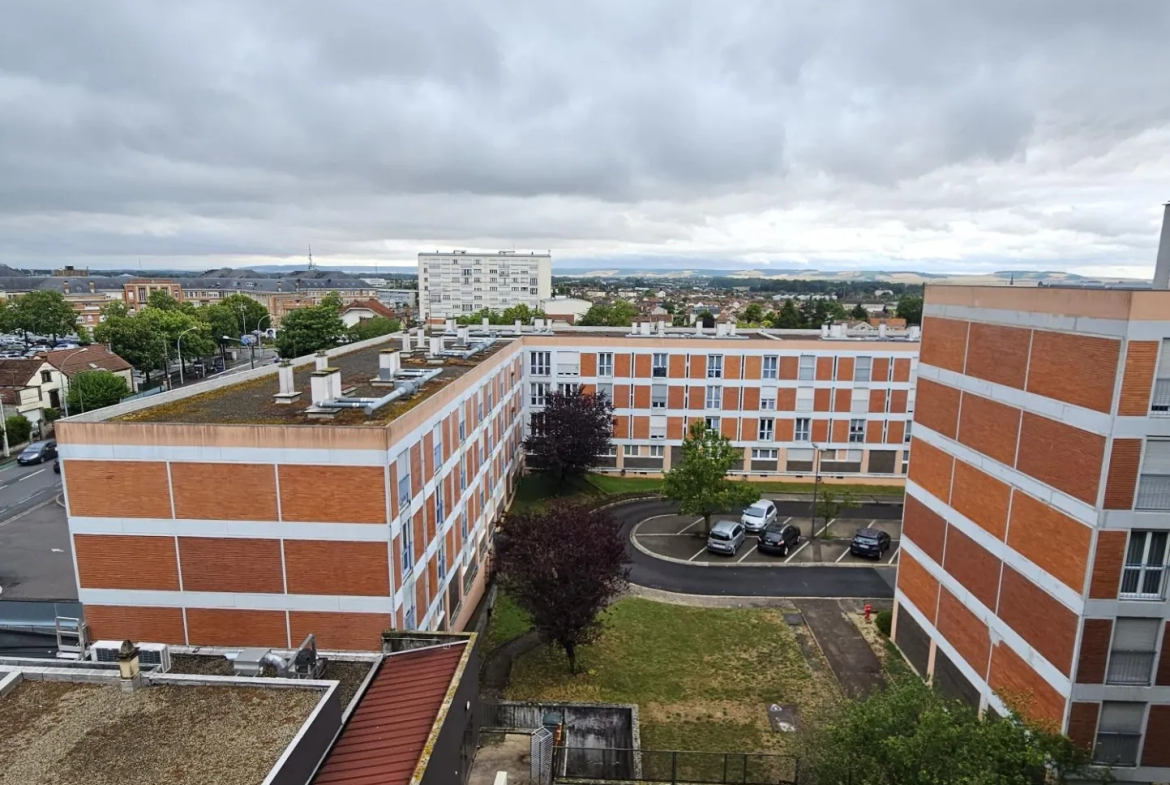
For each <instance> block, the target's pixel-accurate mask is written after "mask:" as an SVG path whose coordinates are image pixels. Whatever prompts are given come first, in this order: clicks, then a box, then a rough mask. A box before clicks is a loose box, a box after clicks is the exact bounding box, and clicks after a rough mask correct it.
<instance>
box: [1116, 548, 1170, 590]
mask: <svg viewBox="0 0 1170 785" xmlns="http://www.w3.org/2000/svg"><path fill="white" fill-rule="evenodd" d="M1166 536H1167V533H1166V532H1150V531H1131V532H1130V533H1129V547H1128V548H1127V549H1126V551H1125V565H1124V566H1123V567H1122V570H1121V593H1120V594H1119V595H1118V596H1120V597H1121V599H1124V600H1160V599H1162V590H1163V576H1164V575H1165V572H1166Z"/></svg>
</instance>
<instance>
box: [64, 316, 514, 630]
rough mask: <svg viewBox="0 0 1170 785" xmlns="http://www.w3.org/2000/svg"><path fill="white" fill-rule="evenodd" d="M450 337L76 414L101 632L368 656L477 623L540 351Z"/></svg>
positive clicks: (71, 454)
mask: <svg viewBox="0 0 1170 785" xmlns="http://www.w3.org/2000/svg"><path fill="white" fill-rule="evenodd" d="M409 337H410V336H408V339H409ZM433 340H434V341H436V342H438V343H437V346H436V345H433V344H431V343H430V342H424V343H426V344H427V346H428V348H427V349H422V348H420V347H418V346H411V347H410V348H409V351H403V350H402V349H403V347H402V346H401V344H400V342H399V341H398V339H394V340H393V341H390V342H388V341H387V339H386V338H378V339H374V340H371V341H367V342H363V343H359V344H351V345H349V346H346V347H341V348H340V349H338V350H334V351H332V352H330V353H329V354H328V355H321V356H319V357H317V358H313V357H307V358H301V359H300V360H298V361H296V364H295V365H294V364H289V365H282V366H280V367H274V366H268V367H263V368H257V369H255V370H254V371H249V372H245V373H243V374H240V375H239V377H238V378H237V379H225V380H223V381H222V382H220V383H216V382H214V381H209V382H206V383H204V384H201V385H193V386H191V387H187V388H182V389H180V390H174V391H171V392H168V393H164V394H162V395H158V396H154V397H153V398H150V399H144V400H139V401H131V402H127V403H124V404H120V405H118V406H114V407H109V408H107V409H102V410H100V411H98V412H93V413H87V414H85V415H82V416H77V417H73V418H70V419H68V420H64V421H60V422H58V424H57V440H58V444H59V450H60V455H61V465H62V479H63V486H64V502H65V504H66V507H67V513H68V517H69V529H70V534H71V537H72V541H73V553H74V560H75V568H76V574H77V581H78V587H79V591H78V595H79V598H80V600H81V602H82V603H84V605H85V618H86V621H87V623H88V625H89V627H90V632H91V636H93V637H96V638H103V639H115V640H116V639H124V638H131V639H134V640H140V641H157V642H164V643H177V644H190V645H224V646H279V647H288V646H295V645H296V644H297V643H298V642H299V641H301V640H303V639H304V637H305V636H306V635H307V634H308V633H310V632H312V633H315V634H316V635H317V641H318V645H319V646H321V647H322V648H329V649H355V650H362V649H369V648H370V647H371V646H375V647H376V646H377V645H378V641H379V640H380V637H379V636H380V634H381V632H382V631H383V630H386V629H432V630H439V629H462V628H463V627H464V625H465V624H466V623H467V619H468V618H469V616H470V614H471V612H472V610H473V609H474V608H475V606H476V605H477V603H478V602H479V599H480V596H481V594H482V591H483V582H484V581H483V575H484V572H485V566H484V560H485V559H486V557H487V552H488V542H489V538H490V536H491V532H492V530H493V527H494V524H495V521H496V519H497V517H498V515H499V514H500V512H501V510H502V508H503V505H504V504H505V503H506V501H507V500H508V499H509V498H510V495H511V490H512V487H513V484H514V481H515V475H516V471H517V469H518V467H519V462H518V461H519V459H518V457H517V456H519V455H521V454H522V450H521V449H520V444H521V441H522V438H523V401H524V399H523V395H522V392H523V385H522V382H521V379H522V376H523V365H522V355H521V347H520V343H519V342H518V341H507V340H498V341H497V340H491V339H490V338H484V339H483V340H482V341H478V342H477V343H475V344H473V345H471V346H466V345H465V346H462V347H458V348H456V347H454V346H453V339H449V340H446V341H445V339H443V338H442V337H439V336H434V337H433ZM444 344H446V347H447V348H444ZM428 355H429V356H428Z"/></svg>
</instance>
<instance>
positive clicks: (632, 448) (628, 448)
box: [622, 444, 638, 458]
mask: <svg viewBox="0 0 1170 785" xmlns="http://www.w3.org/2000/svg"><path fill="white" fill-rule="evenodd" d="M622 455H626V456H629V457H631V458H633V457H636V456H637V455H638V445H636V444H623V445H622Z"/></svg>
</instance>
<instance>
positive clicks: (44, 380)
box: [41, 371, 53, 384]
mask: <svg viewBox="0 0 1170 785" xmlns="http://www.w3.org/2000/svg"><path fill="white" fill-rule="evenodd" d="M51 381H53V372H52V371H41V384H48V383H49V382H51Z"/></svg>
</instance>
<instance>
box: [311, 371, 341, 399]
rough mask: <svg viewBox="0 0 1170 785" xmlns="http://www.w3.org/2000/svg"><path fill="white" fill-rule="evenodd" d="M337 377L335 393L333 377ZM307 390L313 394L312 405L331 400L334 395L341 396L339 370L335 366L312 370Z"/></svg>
mask: <svg viewBox="0 0 1170 785" xmlns="http://www.w3.org/2000/svg"><path fill="white" fill-rule="evenodd" d="M335 376H336V377H337V384H336V389H337V392H336V395H335V393H334V381H333V377H335ZM309 392H310V393H311V394H312V396H313V405H314V406H320V405H321V404H323V403H325V402H326V401H329V400H332V399H333V398H334V397H340V396H341V371H339V370H337V369H336V368H322V369H321V370H319V371H313V374H312V376H310V377H309Z"/></svg>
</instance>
